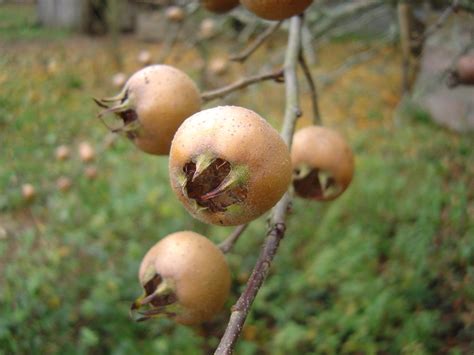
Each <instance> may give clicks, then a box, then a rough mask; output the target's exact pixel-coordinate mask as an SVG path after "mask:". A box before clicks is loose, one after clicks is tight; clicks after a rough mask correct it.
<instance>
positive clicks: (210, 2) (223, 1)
mask: <svg viewBox="0 0 474 355" xmlns="http://www.w3.org/2000/svg"><path fill="white" fill-rule="evenodd" d="M201 5H202V6H203V7H204V8H205V9H206V10H208V11H211V12H214V13H216V14H223V13H226V12H227V11H230V10H232V9H233V8H235V7H237V6H238V5H239V0H201Z"/></svg>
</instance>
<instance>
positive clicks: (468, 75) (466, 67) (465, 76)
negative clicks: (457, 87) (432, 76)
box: [457, 54, 474, 84]
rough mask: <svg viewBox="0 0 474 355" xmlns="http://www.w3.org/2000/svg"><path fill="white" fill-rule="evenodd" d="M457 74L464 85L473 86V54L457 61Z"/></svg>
mask: <svg viewBox="0 0 474 355" xmlns="http://www.w3.org/2000/svg"><path fill="white" fill-rule="evenodd" d="M457 74H458V76H459V81H460V82H461V83H464V84H474V54H469V55H464V56H462V57H461V58H459V60H458V64H457Z"/></svg>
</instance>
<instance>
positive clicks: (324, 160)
mask: <svg viewBox="0 0 474 355" xmlns="http://www.w3.org/2000/svg"><path fill="white" fill-rule="evenodd" d="M291 161H292V164H293V187H294V189H295V193H296V195H298V196H300V197H303V198H307V199H313V200H332V199H334V198H336V197H338V196H339V195H340V194H342V193H343V192H344V191H345V190H346V188H347V187H348V186H349V184H350V182H351V180H352V176H353V173H354V156H353V154H352V150H351V148H350V147H349V145H348V144H347V143H346V141H345V139H344V138H343V137H342V136H341V135H340V134H339V133H337V132H336V131H334V130H332V129H329V128H325V127H319V126H309V127H306V128H303V129H301V130H299V131H297V132H296V133H295V135H294V139H293V146H292V148H291Z"/></svg>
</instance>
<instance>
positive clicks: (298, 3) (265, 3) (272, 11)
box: [240, 0, 313, 21]
mask: <svg viewBox="0 0 474 355" xmlns="http://www.w3.org/2000/svg"><path fill="white" fill-rule="evenodd" d="M240 2H241V4H242V5H243V6H245V7H246V8H247V9H248V10H249V11H251V12H253V13H254V14H255V15H257V16H258V17H261V18H263V19H266V20H277V21H279V20H284V19H287V18H290V17H292V16H294V15H298V14H300V13H302V12H303V11H304V10H306V8H307V7H308V6H309V5H311V3H312V2H313V0H241V1H240Z"/></svg>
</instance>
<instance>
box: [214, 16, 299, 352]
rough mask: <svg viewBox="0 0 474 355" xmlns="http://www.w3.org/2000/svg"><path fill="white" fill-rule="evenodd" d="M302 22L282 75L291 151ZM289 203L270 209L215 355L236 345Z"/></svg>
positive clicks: (294, 22) (295, 25) (293, 31)
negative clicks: (256, 253) (253, 262)
mask: <svg viewBox="0 0 474 355" xmlns="http://www.w3.org/2000/svg"><path fill="white" fill-rule="evenodd" d="M302 22H303V21H302V18H301V17H299V16H295V17H292V18H291V22H290V33H289V39H288V46H287V51H286V58H285V66H284V74H285V84H286V110H285V118H284V123H283V128H282V133H281V135H282V138H283V139H284V141H285V142H286V143H287V144H288V146H289V147H291V142H292V139H293V133H294V128H295V125H296V120H297V119H298V117H299V116H301V110H300V108H299V90H298V79H297V74H296V68H297V65H298V55H299V52H300V50H301V26H302ZM290 203H291V197H290V194H289V192H287V193H286V194H285V195H284V196H283V198H282V199H281V200H280V201H279V202H278V203H277V204H276V206H275V207H274V208H273V212H272V217H271V219H270V229H269V231H268V233H267V238H266V240H265V243H264V245H263V247H262V250H261V251H260V256H259V258H258V260H257V263H256V265H255V267H254V269H253V272H252V274H251V275H250V278H249V280H248V282H247V285H246V288H245V290H244V292H243V293H242V294H241V296H240V298H239V300H238V301H237V303H236V304H235V305H234V307H233V308H232V314H231V316H230V320H229V324H228V325H227V329H226V331H225V333H224V336H223V337H222V339H221V342H220V344H219V346H218V348H217V350H216V352H215V354H217V355H230V354H232V351H233V349H234V346H235V343H236V342H237V339H238V337H239V336H240V333H241V331H242V328H243V325H244V323H245V319H246V318H247V315H248V313H249V310H250V307H251V306H252V304H253V301H254V300H255V297H256V296H257V293H258V291H259V289H260V287H261V286H262V284H263V282H264V281H265V278H266V277H267V275H268V272H269V269H270V265H271V262H272V260H273V258H274V257H275V254H276V252H277V250H278V246H279V245H280V241H281V239H282V238H283V236H284V234H285V229H286V225H285V221H286V215H287V212H288V209H289V206H290Z"/></svg>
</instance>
